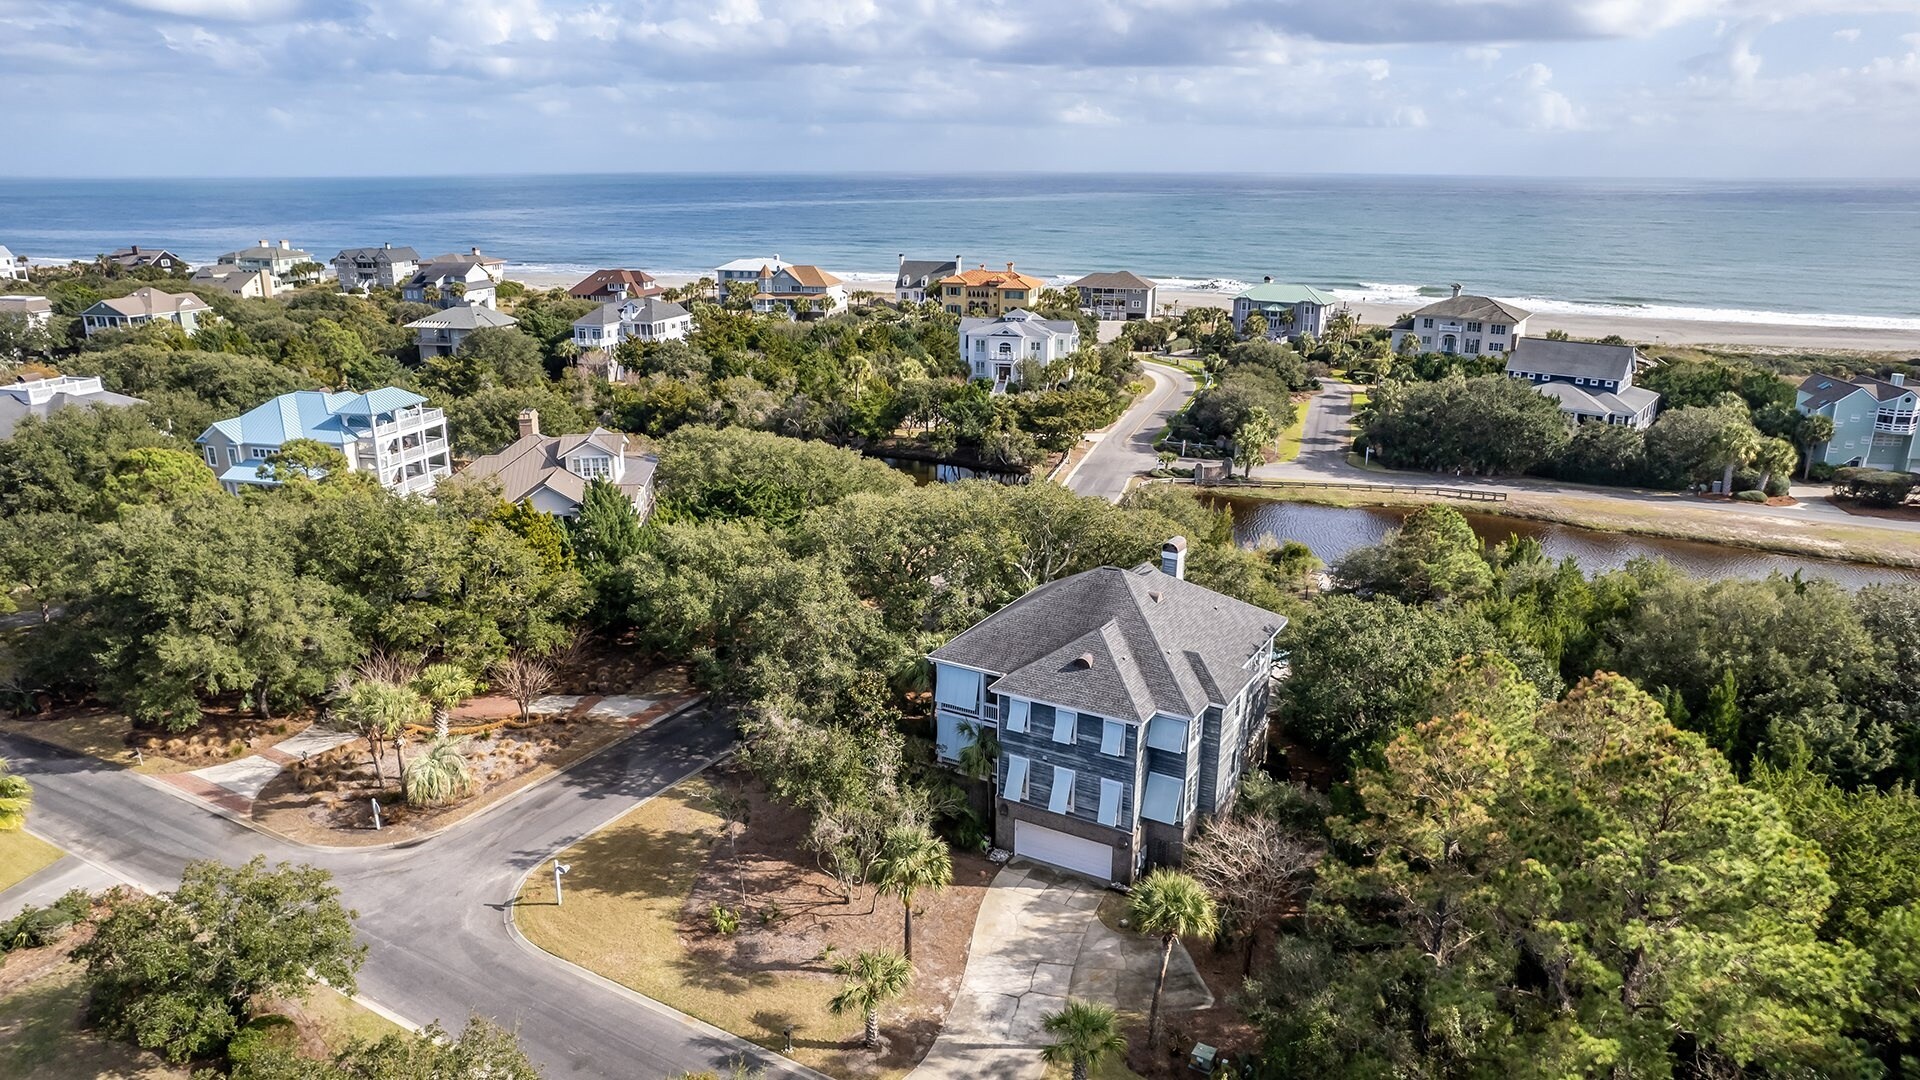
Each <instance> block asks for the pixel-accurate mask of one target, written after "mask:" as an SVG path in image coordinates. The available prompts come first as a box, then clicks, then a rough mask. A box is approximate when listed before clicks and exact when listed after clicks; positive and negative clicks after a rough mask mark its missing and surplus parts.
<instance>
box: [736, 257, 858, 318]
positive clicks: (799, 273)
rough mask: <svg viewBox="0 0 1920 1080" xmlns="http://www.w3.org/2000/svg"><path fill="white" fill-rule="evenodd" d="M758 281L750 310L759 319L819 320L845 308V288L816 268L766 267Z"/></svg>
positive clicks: (800, 266) (838, 280)
mask: <svg viewBox="0 0 1920 1080" xmlns="http://www.w3.org/2000/svg"><path fill="white" fill-rule="evenodd" d="M758 281H759V285H758V288H759V291H758V292H756V293H754V294H753V310H754V311H756V312H759V313H760V314H762V315H785V316H787V317H788V318H790V319H791V318H798V317H801V316H820V315H827V314H831V313H832V312H835V311H839V310H841V309H842V308H844V307H846V306H847V289H846V286H845V285H842V284H841V282H840V279H839V278H837V277H834V276H833V275H832V274H829V273H827V272H826V271H825V270H822V269H820V268H819V267H817V266H807V265H804V264H802V265H797V266H783V267H781V268H780V269H778V270H775V269H772V268H771V267H769V268H767V271H766V273H764V274H761V275H760V277H759V279H758Z"/></svg>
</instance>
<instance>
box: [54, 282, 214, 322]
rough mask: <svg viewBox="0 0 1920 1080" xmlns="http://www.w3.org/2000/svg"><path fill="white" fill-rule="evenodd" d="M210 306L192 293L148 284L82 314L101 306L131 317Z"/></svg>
mask: <svg viewBox="0 0 1920 1080" xmlns="http://www.w3.org/2000/svg"><path fill="white" fill-rule="evenodd" d="M208 306H209V305H208V304H207V302H206V301H205V300H202V299H200V298H199V297H197V296H195V295H193V294H192V293H170V292H161V291H160V290H159V289H156V288H154V287H153V286H151V285H147V286H142V287H141V288H138V289H135V290H133V291H132V292H130V293H128V294H127V295H125V296H116V297H114V298H112V299H111V300H102V301H100V302H99V303H97V304H95V305H93V307H90V308H88V309H87V310H86V311H84V312H81V314H83V315H85V314H88V313H91V312H94V311H97V310H98V309H100V308H106V309H107V310H108V311H111V312H113V313H114V314H115V315H124V316H126V317H127V318H129V319H134V318H139V317H141V316H143V315H144V316H154V315H171V314H174V313H175V312H186V311H206V310H208Z"/></svg>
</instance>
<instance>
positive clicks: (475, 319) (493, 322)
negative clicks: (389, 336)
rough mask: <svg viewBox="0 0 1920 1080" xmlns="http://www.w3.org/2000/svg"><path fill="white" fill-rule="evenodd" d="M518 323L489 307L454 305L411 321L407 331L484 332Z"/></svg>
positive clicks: (517, 320)
mask: <svg viewBox="0 0 1920 1080" xmlns="http://www.w3.org/2000/svg"><path fill="white" fill-rule="evenodd" d="M519 322H520V320H519V319H516V318H514V317H513V316H511V315H508V314H507V313H506V312H504V311H495V310H493V309H492V308H490V307H483V306H481V305H479V304H455V305H454V306H452V307H450V308H441V309H440V310H439V311H436V312H434V313H433V314H431V315H428V316H426V317H425V318H422V319H415V320H413V321H412V322H410V323H408V324H407V329H409V330H418V329H421V328H422V327H425V328H426V329H429V330H485V329H490V328H499V327H507V326H515V325H518V324H519Z"/></svg>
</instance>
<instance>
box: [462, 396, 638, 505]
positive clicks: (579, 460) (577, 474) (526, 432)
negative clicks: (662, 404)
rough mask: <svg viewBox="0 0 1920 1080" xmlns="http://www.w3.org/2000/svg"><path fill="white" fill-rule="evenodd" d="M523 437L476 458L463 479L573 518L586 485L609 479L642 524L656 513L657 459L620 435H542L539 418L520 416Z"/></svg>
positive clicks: (601, 432)
mask: <svg viewBox="0 0 1920 1080" xmlns="http://www.w3.org/2000/svg"><path fill="white" fill-rule="evenodd" d="M519 427H520V437H519V438H517V439H515V440H514V441H513V442H511V443H508V444H507V446H506V448H505V449H503V450H501V451H499V452H498V453H494V454H488V455H486V456H485V457H481V458H476V459H475V460H474V462H473V463H472V464H471V465H468V466H467V467H466V468H464V469H461V470H460V475H461V476H478V477H487V478H491V479H493V480H496V481H498V482H499V484H500V496H501V498H504V499H506V500H507V501H508V502H511V503H518V502H520V501H522V500H525V501H527V502H528V503H530V504H531V505H532V506H533V508H534V509H535V510H539V511H541V512H542V513H547V514H553V515H554V516H556V517H564V518H570V517H574V516H575V515H577V514H579V513H580V505H581V502H582V501H583V500H584V499H585V498H586V497H587V484H588V483H590V482H592V481H593V480H595V479H600V480H605V481H607V482H608V483H610V484H612V485H613V486H614V487H617V488H619V489H620V491H621V493H622V494H624V495H626V496H627V497H628V498H629V499H632V500H633V508H634V511H635V512H636V513H638V514H639V515H640V517H641V519H642V520H645V518H646V516H647V514H648V513H649V512H650V511H652V509H653V470H654V466H655V465H657V464H659V459H658V458H656V457H654V456H653V455H652V454H648V453H644V452H642V451H640V450H638V449H636V448H634V447H631V446H629V445H628V443H627V437H626V436H625V435H622V434H620V433H619V432H617V431H608V430H607V429H606V428H595V429H593V430H592V431H590V432H588V433H586V434H585V435H559V436H554V435H542V434H540V414H539V413H538V412H536V411H535V410H533V409H525V410H522V411H521V413H520V419H519Z"/></svg>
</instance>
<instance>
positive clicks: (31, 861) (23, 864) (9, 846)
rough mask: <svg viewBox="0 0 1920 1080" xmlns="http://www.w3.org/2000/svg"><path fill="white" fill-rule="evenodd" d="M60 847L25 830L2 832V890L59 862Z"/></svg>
mask: <svg viewBox="0 0 1920 1080" xmlns="http://www.w3.org/2000/svg"><path fill="white" fill-rule="evenodd" d="M63 854H65V853H64V852H62V851H61V850H60V849H59V848H57V847H54V846H53V845H52V844H49V843H47V842H46V841H45V840H42V839H40V838H39V837H37V836H34V835H33V834H32V833H29V832H26V831H24V830H15V831H13V832H0V892H4V891H6V890H7V889H11V888H13V887H14V886H15V885H18V884H20V883H21V882H22V881H25V880H26V879H27V878H29V877H31V876H33V875H34V874H36V873H38V872H40V871H41V870H44V869H46V868H47V867H49V866H52V865H53V864H54V863H55V862H58V861H59V859H60V856H61V855H63Z"/></svg>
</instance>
